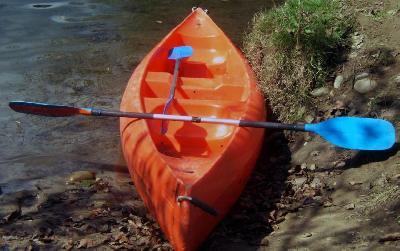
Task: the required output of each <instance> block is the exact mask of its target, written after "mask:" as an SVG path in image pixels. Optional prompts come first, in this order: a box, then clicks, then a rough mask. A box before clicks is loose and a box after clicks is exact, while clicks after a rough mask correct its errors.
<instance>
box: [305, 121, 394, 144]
mask: <svg viewBox="0 0 400 251" xmlns="http://www.w3.org/2000/svg"><path fill="white" fill-rule="evenodd" d="M305 130H306V131H309V132H314V133H316V134H319V135H320V136H321V137H323V138H324V139H326V140H327V141H329V142H331V143H332V144H335V145H337V146H339V147H343V148H348V149H353V150H386V149H389V148H391V147H392V146H393V145H394V143H395V141H396V133H395V129H394V126H393V125H392V124H391V123H390V122H388V121H386V120H383V119H371V118H357V117H338V118H333V119H329V120H327V121H324V122H321V123H318V124H305Z"/></svg>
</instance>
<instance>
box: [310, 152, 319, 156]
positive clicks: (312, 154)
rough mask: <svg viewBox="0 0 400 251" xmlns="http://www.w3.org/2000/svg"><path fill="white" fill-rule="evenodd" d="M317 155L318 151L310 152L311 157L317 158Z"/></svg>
mask: <svg viewBox="0 0 400 251" xmlns="http://www.w3.org/2000/svg"><path fill="white" fill-rule="evenodd" d="M319 154H320V152H319V151H312V152H311V156H312V157H317V156H319Z"/></svg>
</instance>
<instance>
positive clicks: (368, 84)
mask: <svg viewBox="0 0 400 251" xmlns="http://www.w3.org/2000/svg"><path fill="white" fill-rule="evenodd" d="M377 86H378V84H377V82H376V81H375V80H373V79H370V78H363V79H360V80H357V81H356V83H355V84H354V89H355V90H356V91H357V92H359V93H362V94H364V93H367V92H370V91H372V90H374V89H375V88H376V87H377Z"/></svg>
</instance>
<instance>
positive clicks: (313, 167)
mask: <svg viewBox="0 0 400 251" xmlns="http://www.w3.org/2000/svg"><path fill="white" fill-rule="evenodd" d="M316 168H317V166H316V165H315V164H311V165H310V166H309V167H308V170H310V171H315V169H316Z"/></svg>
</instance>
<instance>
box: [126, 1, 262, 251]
mask: <svg viewBox="0 0 400 251" xmlns="http://www.w3.org/2000/svg"><path fill="white" fill-rule="evenodd" d="M181 45H187V46H192V47H193V50H194V55H193V57H189V58H188V59H184V60H182V62H181V67H180V68H179V75H178V81H177V90H176V95H175V99H174V101H173V104H172V107H171V108H170V110H169V112H168V113H169V114H179V115H190V116H206V117H223V118H233V119H247V120H258V121H259V120H265V104H264V99H263V97H262V95H261V94H260V92H259V91H258V89H257V87H256V80H255V77H254V74H253V72H252V71H251V69H250V67H249V65H248V64H247V61H246V60H245V58H244V57H243V55H242V54H241V53H240V51H239V50H237V49H236V48H235V47H234V45H233V44H232V43H231V41H230V40H229V39H228V38H227V37H226V36H225V34H224V33H223V32H222V31H221V30H220V29H219V28H218V27H217V26H216V25H215V24H214V23H213V21H212V20H211V19H210V18H209V17H208V16H207V14H206V13H205V12H204V11H203V10H201V9H196V10H195V11H194V12H193V13H191V14H190V15H189V16H188V17H187V18H186V19H185V20H184V21H183V22H182V23H181V24H179V25H178V26H177V27H176V28H175V29H174V30H172V31H171V32H170V33H169V34H168V35H167V36H166V37H165V38H164V39H163V40H162V41H161V42H160V43H159V44H158V45H156V46H155V47H154V48H153V49H152V50H151V51H150V52H149V54H148V55H147V56H146V57H145V58H144V59H143V60H142V62H141V63H140V64H139V65H138V66H137V68H136V69H135V71H134V72H133V74H132V76H131V78H130V80H129V82H128V85H127V88H126V90H125V93H124V95H123V98H122V101H121V110H122V111H132V112H151V113H161V112H162V108H163V106H164V104H165V102H166V100H167V98H168V94H169V87H170V82H171V79H172V74H173V67H174V63H175V62H174V60H168V51H169V50H170V49H171V48H173V47H175V46H181ZM167 129H168V131H167V133H166V134H162V133H161V132H160V130H161V122H160V121H156V120H139V119H130V118H121V120H120V132H121V143H122V149H123V153H124V157H125V160H126V162H127V165H128V168H129V172H130V174H131V176H132V179H133V181H134V184H135V187H136V189H137V191H138V193H139V195H140V197H141V198H142V199H143V201H144V203H145V205H146V207H147V209H148V210H149V211H150V212H151V214H152V215H153V216H154V217H155V218H156V219H157V222H158V223H159V225H160V227H161V229H162V230H163V232H164V234H165V236H166V238H168V240H169V241H170V242H171V244H172V246H173V247H174V248H175V249H176V250H195V249H197V248H198V247H199V245H200V244H201V243H202V242H203V241H204V240H205V239H206V238H207V236H208V235H209V234H210V232H211V231H212V229H213V228H214V227H215V226H216V225H217V224H218V222H220V221H221V219H222V218H223V217H224V216H225V215H226V213H227V212H228V210H229V209H230V208H231V206H232V205H233V204H234V203H235V201H236V200H237V198H238V197H239V196H240V193H241V192H242V190H243V188H244V186H245V184H246V182H247V180H248V179H249V176H250V174H251V173H252V170H253V168H254V165H255V162H256V160H257V157H258V154H259V151H260V148H261V144H262V141H263V135H264V129H260V128H241V127H234V126H228V125H214V124H212V125H211V124H194V123H189V122H172V121H171V122H169V123H168V124H167ZM179 196H187V197H190V198H194V199H196V200H198V201H201V202H202V203H204V204H206V205H207V206H209V207H210V208H212V209H214V210H215V211H217V212H218V215H217V216H214V215H212V214H210V213H209V212H207V211H205V210H204V209H201V208H200V207H198V206H196V205H194V204H193V203H190V202H189V201H177V198H178V197H179Z"/></svg>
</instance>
